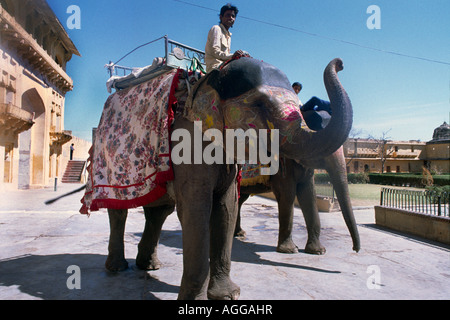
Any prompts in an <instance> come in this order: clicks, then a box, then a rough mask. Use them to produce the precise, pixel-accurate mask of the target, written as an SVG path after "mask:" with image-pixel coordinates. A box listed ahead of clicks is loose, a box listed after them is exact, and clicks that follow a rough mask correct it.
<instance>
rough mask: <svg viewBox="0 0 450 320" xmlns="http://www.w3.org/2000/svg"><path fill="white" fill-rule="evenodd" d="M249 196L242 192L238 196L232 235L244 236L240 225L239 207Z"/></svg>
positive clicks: (244, 233)
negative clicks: (234, 226)
mask: <svg viewBox="0 0 450 320" xmlns="http://www.w3.org/2000/svg"><path fill="white" fill-rule="evenodd" d="M249 197H250V195H249V194H242V193H241V196H240V197H239V206H238V214H237V219H236V228H235V229H234V236H235V237H242V238H244V237H245V235H246V232H245V230H243V229H242V227H241V207H242V205H243V204H244V202H245V201H247V199H248V198H249Z"/></svg>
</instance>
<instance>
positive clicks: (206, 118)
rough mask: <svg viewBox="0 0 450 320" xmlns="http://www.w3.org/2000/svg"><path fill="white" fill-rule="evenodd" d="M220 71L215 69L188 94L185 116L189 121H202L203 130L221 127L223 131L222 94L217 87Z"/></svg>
mask: <svg viewBox="0 0 450 320" xmlns="http://www.w3.org/2000/svg"><path fill="white" fill-rule="evenodd" d="M218 76H219V71H218V70H213V71H211V72H210V73H208V74H207V75H206V76H204V77H203V78H201V79H200V80H199V81H198V82H197V83H196V84H195V86H194V87H193V90H192V91H191V93H190V94H189V96H188V99H187V101H186V106H185V109H184V117H185V118H186V119H188V120H189V121H192V122H194V121H201V122H202V131H203V132H205V131H206V130H208V129H212V128H214V129H219V130H220V131H221V132H223V129H224V124H223V114H222V110H221V99H220V95H219V93H218V92H217V90H216V89H215V88H216V87H217V83H218Z"/></svg>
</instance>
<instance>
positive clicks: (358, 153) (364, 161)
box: [344, 122, 450, 173]
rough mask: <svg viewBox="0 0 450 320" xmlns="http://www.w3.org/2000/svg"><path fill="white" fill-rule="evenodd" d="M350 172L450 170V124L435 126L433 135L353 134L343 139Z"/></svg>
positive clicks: (437, 171) (439, 171) (445, 171)
mask: <svg viewBox="0 0 450 320" xmlns="http://www.w3.org/2000/svg"><path fill="white" fill-rule="evenodd" d="M344 154H345V157H346V162H347V172H349V173H359V172H417V173H419V172H422V169H423V167H425V168H427V169H428V170H430V171H432V172H436V173H449V172H450V126H449V125H448V124H447V123H446V122H444V123H443V124H442V125H441V126H440V127H438V128H436V129H435V131H434V134H433V139H432V140H430V141H428V142H421V141H414V140H411V141H392V140H375V139H359V138H350V139H348V140H347V141H346V142H345V143H344Z"/></svg>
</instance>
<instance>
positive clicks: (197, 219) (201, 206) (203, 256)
mask: <svg viewBox="0 0 450 320" xmlns="http://www.w3.org/2000/svg"><path fill="white" fill-rule="evenodd" d="M176 169H177V167H175V176H176V177H177V178H176V179H175V183H174V185H175V188H176V192H177V212H178V216H179V217H180V222H181V226H182V229H183V233H182V238H183V276H182V279H181V286H180V292H179V294H178V299H179V300H195V299H198V300H205V299H207V294H206V291H207V287H208V277H209V260H208V257H209V248H210V244H209V220H210V216H211V203H212V192H211V193H209V192H205V190H203V188H206V187H205V186H204V185H203V182H205V183H207V180H204V181H191V183H180V179H178V176H177V171H176ZM195 176H196V175H195V174H192V177H195ZM193 180H195V178H193ZM177 189H178V190H177ZM178 195H179V196H178Z"/></svg>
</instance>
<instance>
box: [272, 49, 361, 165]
mask: <svg viewBox="0 0 450 320" xmlns="http://www.w3.org/2000/svg"><path fill="white" fill-rule="evenodd" d="M343 69H344V65H343V62H342V60H341V59H339V58H336V59H334V60H332V61H331V62H330V63H329V64H328V66H327V67H326V69H325V71H324V83H325V87H326V90H327V93H328V97H329V99H330V103H331V110H332V112H333V114H332V117H331V120H330V122H329V123H328V125H327V126H326V128H324V129H323V130H320V131H309V130H305V129H304V128H299V130H297V132H296V134H295V136H294V137H293V139H292V143H286V144H284V145H282V146H281V147H280V148H281V152H282V154H283V155H285V156H286V157H288V158H292V159H296V160H312V159H320V158H323V157H326V156H328V155H331V154H332V153H333V152H335V151H336V150H337V149H339V147H340V146H342V145H343V144H344V142H345V140H347V138H348V135H349V133H350V130H351V127H352V122H353V109H352V104H351V102H350V99H349V97H348V95H347V93H346V91H345V90H344V88H343V86H342V84H341V82H340V81H339V78H338V76H337V73H338V72H339V71H341V70H343Z"/></svg>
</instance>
